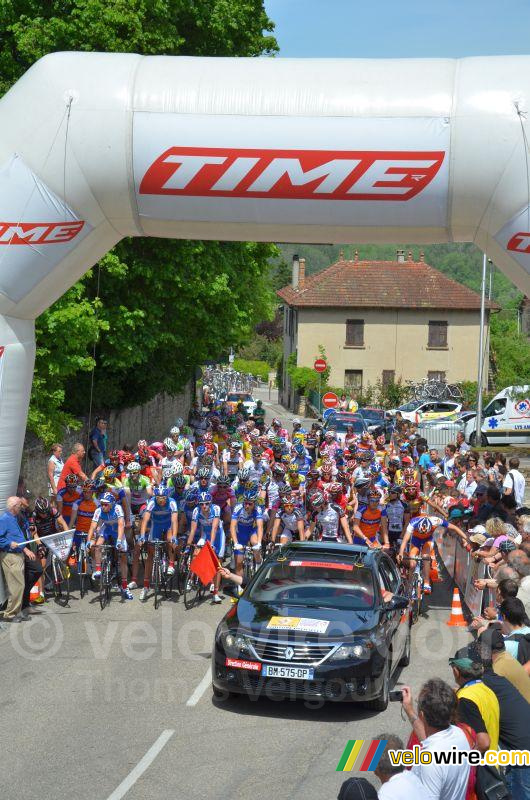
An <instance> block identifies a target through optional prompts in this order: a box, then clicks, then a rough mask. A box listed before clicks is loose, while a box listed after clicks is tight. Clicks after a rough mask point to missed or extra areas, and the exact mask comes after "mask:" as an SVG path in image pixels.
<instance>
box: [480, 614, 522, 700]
mask: <svg viewBox="0 0 530 800" xmlns="http://www.w3.org/2000/svg"><path fill="white" fill-rule="evenodd" d="M471 648H472V649H473V651H475V648H476V652H478V653H479V654H480V658H481V660H482V663H483V664H484V665H485V666H486V665H487V664H491V667H492V669H493V672H494V673H495V674H496V675H500V676H501V677H503V678H506V680H508V681H510V683H511V684H512V686H514V687H515V688H516V689H517V691H518V692H519V693H520V694H522V696H523V697H524V699H525V700H526V702H527V703H530V675H528V673H527V672H526V671H525V669H524V667H523V666H522V665H521V664H520V663H519V662H518V661H517V659H516V658H514V656H513V655H511V654H510V653H509V652H508V651H507V650H506V639H505V638H504V636H503V635H502V633H501V630H500V628H499V626H498V625H491V626H490V627H489V628H488V629H487V630H486V631H485V632H484V633H482V634H481V635H480V636H479V637H478V639H477V640H476V642H473V643H472V644H471ZM501 714H502V709H501Z"/></svg>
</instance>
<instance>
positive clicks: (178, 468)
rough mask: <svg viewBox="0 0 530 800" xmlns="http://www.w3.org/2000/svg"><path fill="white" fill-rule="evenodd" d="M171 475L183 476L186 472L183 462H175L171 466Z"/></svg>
mask: <svg viewBox="0 0 530 800" xmlns="http://www.w3.org/2000/svg"><path fill="white" fill-rule="evenodd" d="M170 470H171V474H172V475H182V473H183V471H184V467H183V466H182V462H181V461H174V462H173V464H172V465H171V466H170Z"/></svg>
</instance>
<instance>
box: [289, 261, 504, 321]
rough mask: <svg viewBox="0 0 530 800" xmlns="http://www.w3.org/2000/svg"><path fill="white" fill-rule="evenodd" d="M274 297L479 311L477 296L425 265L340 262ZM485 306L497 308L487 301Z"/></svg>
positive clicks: (297, 302) (293, 302)
mask: <svg viewBox="0 0 530 800" xmlns="http://www.w3.org/2000/svg"><path fill="white" fill-rule="evenodd" d="M277 294H278V296H279V297H281V299H282V300H283V301H284V302H286V303H287V304H288V305H290V306H294V307H296V308H298V307H306V306H307V307H313V308H318V307H322V306H326V307H344V306H346V307H351V308H355V307H359V306H369V307H383V308H445V309H453V308H454V309H462V310H464V309H466V310H469V309H480V295H479V294H478V293H477V292H474V291H473V290H472V289H468V288H467V286H463V285H462V284H461V283H458V282H457V281H454V280H452V279H451V278H448V277H447V276H446V275H444V274H443V273H441V272H439V271H438V270H437V269H434V267H431V266H429V264H426V263H425V262H424V261H412V260H410V261H407V260H406V261H403V262H400V261H344V260H343V259H339V261H337V262H335V263H334V264H331V266H329V267H327V268H326V269H324V270H322V271H321V272H317V273H315V274H314V275H310V276H307V277H306V278H305V280H304V283H303V285H302V286H301V287H299V288H298V289H293V288H292V286H284V287H283V289H280V290H279V291H278V292H277ZM486 307H487V308H491V309H498V308H499V306H497V304H496V303H492V302H491V301H486Z"/></svg>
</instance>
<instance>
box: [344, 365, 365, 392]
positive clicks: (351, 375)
mask: <svg viewBox="0 0 530 800" xmlns="http://www.w3.org/2000/svg"><path fill="white" fill-rule="evenodd" d="M344 388H345V389H349V390H350V391H355V392H362V390H363V371H362V369H347V370H345V372H344Z"/></svg>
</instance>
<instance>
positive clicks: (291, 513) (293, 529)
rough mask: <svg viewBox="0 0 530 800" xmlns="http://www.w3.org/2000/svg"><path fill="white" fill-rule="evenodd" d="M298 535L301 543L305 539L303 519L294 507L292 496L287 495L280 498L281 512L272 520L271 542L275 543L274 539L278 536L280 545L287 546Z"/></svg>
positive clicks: (298, 510)
mask: <svg viewBox="0 0 530 800" xmlns="http://www.w3.org/2000/svg"><path fill="white" fill-rule="evenodd" d="M296 533H298V538H299V539H300V541H301V542H303V541H304V539H305V525H304V518H303V516H302V512H301V511H300V509H298V508H296V507H295V504H294V501H293V498H292V496H290V495H287V496H285V497H283V498H282V507H281V511H280V513H279V514H278V516H277V517H276V519H275V520H274V525H273V527H272V536H271V541H272V542H273V543H275V542H276V537H277V536H278V534H280V544H289V543H290V542H292V541H293V536H294V535H295V534H296Z"/></svg>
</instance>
